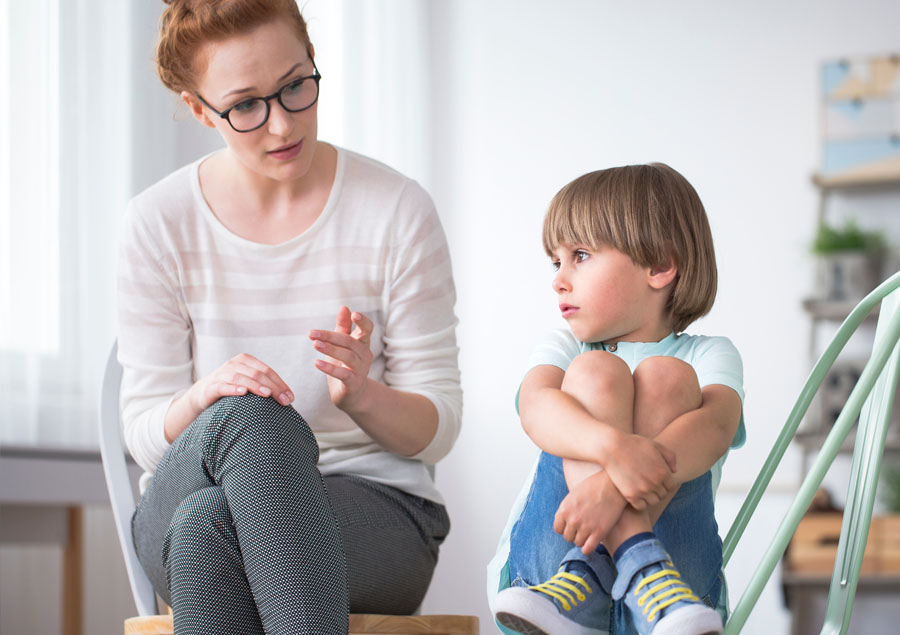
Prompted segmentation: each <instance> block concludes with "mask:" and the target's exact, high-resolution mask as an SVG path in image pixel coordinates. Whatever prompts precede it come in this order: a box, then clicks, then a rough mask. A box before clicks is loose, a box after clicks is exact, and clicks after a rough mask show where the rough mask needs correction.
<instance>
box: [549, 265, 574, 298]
mask: <svg viewBox="0 0 900 635" xmlns="http://www.w3.org/2000/svg"><path fill="white" fill-rule="evenodd" d="M550 286H552V287H553V290H554V291H556V292H557V293H561V292H562V291H568V290H569V283H568V281H567V280H566V279H565V277H564V276H563V272H562V270H560V271H559V272H557V274H556V275H555V276H553V282H551V283H550Z"/></svg>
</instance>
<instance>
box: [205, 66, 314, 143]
mask: <svg viewBox="0 0 900 635" xmlns="http://www.w3.org/2000/svg"><path fill="white" fill-rule="evenodd" d="M320 79H322V75H321V74H320V73H319V69H318V68H316V63H315V62H313V74H312V75H306V76H305V77H298V78H297V79H295V80H294V81H292V82H291V83H289V84H287V85H286V86H283V87H282V88H281V90H279V91H278V92H277V93H272V94H271V95H269V96H268V97H253V98H251V99H245V100H244V101H240V102H238V103H236V104H235V105H234V106H232V107H231V108H229V109H228V110H225V111H223V112H219V111H218V110H216V109H215V108H213V107H212V106H211V105H210V103H209V102H208V101H206V100H205V99H203V97H201V96H200V94H199V93H194V94H195V95H197V99H199V100H200V101H202V102H203V104H204V105H205V106H206V107H207V108H209V109H210V110H212V111H213V112H214V113H216V114H217V115H219V116H220V117H221V118H222V119H224V120H225V121H227V122H228V123H229V124H231V127H232V128H234V129H235V130H236V131H237V132H251V131H252V130H256V129H257V128H261V127H262V126H263V125H265V123H266V122H267V121H268V120H269V111H270V110H271V108H270V107H269V102H270V101H272V100H273V99H277V100H278V103H279V104H281V107H282V108H284V109H285V110H287V111H288V112H300V111H302V110H306V109H307V108H312V106H313V104H315V103H316V101H318V99H319V80H320Z"/></svg>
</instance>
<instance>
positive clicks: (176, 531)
mask: <svg viewBox="0 0 900 635" xmlns="http://www.w3.org/2000/svg"><path fill="white" fill-rule="evenodd" d="M236 545H237V535H236V533H235V530H234V521H233V519H232V517H231V510H230V509H229V507H228V500H227V499H226V498H225V493H224V492H223V491H222V489H221V488H220V487H215V486H214V487H206V488H203V489H201V490H198V491H196V492H194V493H193V494H191V495H190V496H188V497H187V498H185V499H184V500H183V501H181V504H180V505H179V506H178V508H177V509H176V510H175V514H174V516H172V520H171V522H170V523H169V528H168V531H167V532H166V536H165V540H164V541H163V548H162V556H163V565H164V566H165V567H167V568H168V567H169V564H170V561H172V560H173V559H176V560H177V559H180V558H181V554H183V553H192V552H194V553H197V554H200V553H204V552H206V551H207V549H208V548H209V546H213V547H215V548H218V547H222V546H226V547H227V548H233V547H236Z"/></svg>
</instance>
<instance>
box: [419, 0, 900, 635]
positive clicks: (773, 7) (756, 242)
mask: <svg viewBox="0 0 900 635" xmlns="http://www.w3.org/2000/svg"><path fill="white" fill-rule="evenodd" d="M430 6H431V16H430V17H431V28H432V37H433V40H432V50H431V55H432V64H433V66H432V78H433V80H432V81H433V87H432V90H433V92H432V95H431V100H432V103H433V108H434V115H433V121H434V126H435V128H434V130H433V131H432V135H433V138H434V147H433V154H432V157H433V161H434V164H433V167H432V172H433V174H434V179H433V182H432V183H431V184H430V185H431V188H430V189H431V191H432V194H433V195H434V197H435V200H436V202H437V205H438V209H439V211H440V213H441V216H442V218H443V221H444V224H445V227H446V229H447V232H448V235H449V240H450V245H451V251H452V253H453V262H454V272H455V276H456V283H457V287H458V293H459V304H458V314H459V317H460V328H459V332H458V335H459V341H460V346H461V350H462V352H461V367H462V373H463V388H464V390H465V414H464V417H465V420H464V428H463V432H462V435H461V437H460V439H459V442H458V444H457V447H456V448H455V450H454V451H453V453H452V454H451V455H450V457H449V458H448V459H447V460H446V461H444V462H443V463H442V464H441V465H440V466H439V468H438V481H439V485H440V486H441V488H442V490H443V491H444V493H445V494H446V496H447V498H448V501H449V507H450V513H451V518H452V519H453V522H454V528H453V531H452V533H451V535H450V537H449V539H448V540H447V542H446V543H445V547H444V549H443V550H442V553H441V562H440V564H439V568H438V572H437V574H436V577H435V581H434V583H433V585H432V587H431V590H430V592H429V595H428V598H427V600H426V604H425V609H426V610H428V611H439V612H443V611H454V612H457V611H458V612H470V613H477V614H478V615H479V616H480V617H481V619H482V631H483V632H485V633H490V632H494V629H493V626H492V625H491V620H490V618H489V614H488V611H487V603H486V600H485V591H484V565H485V563H486V562H487V561H488V559H489V558H490V557H491V555H492V553H493V550H494V547H495V544H496V539H497V536H498V534H499V533H500V531H501V529H502V526H503V524H504V522H505V520H506V514H507V510H508V509H509V505H510V504H511V502H512V500H513V498H514V496H515V494H516V492H517V491H518V489H519V487H520V486H521V481H522V479H523V477H524V475H525V473H526V471H527V469H528V467H529V465H530V463H531V461H532V460H533V456H534V452H535V451H534V448H533V446H532V445H531V443H530V442H529V441H528V440H527V438H526V437H525V435H524V434H523V433H522V432H521V430H520V428H519V425H518V422H517V419H516V415H515V410H514V407H513V397H514V395H515V392H516V388H517V385H518V382H519V381H520V379H521V377H522V374H523V371H524V370H525V363H526V358H527V355H528V352H529V350H530V347H531V346H532V344H533V343H534V341H535V338H537V337H538V336H539V335H540V334H541V333H542V332H544V331H545V330H546V329H548V328H551V327H555V326H557V325H558V324H561V320H560V319H559V318H558V316H557V314H556V311H555V297H554V295H553V293H552V292H551V290H550V278H551V275H550V267H549V266H548V263H547V260H546V258H545V257H544V255H543V253H542V249H541V246H540V227H541V219H542V216H543V213H544V211H545V209H546V205H547V203H548V202H549V200H550V198H551V197H552V195H553V194H554V193H555V192H556V191H557V190H558V189H559V188H560V187H561V186H562V185H564V184H565V183H566V182H568V181H569V180H571V179H572V178H574V177H576V176H578V175H580V174H582V173H584V172H586V171H589V170H594V169H598V168H602V167H608V166H613V165H621V164H626V163H633V162H646V161H665V162H667V163H669V164H670V165H672V166H673V167H675V168H676V169H678V170H679V171H681V172H682V173H683V174H684V175H685V176H686V177H687V178H688V179H689V180H690V181H691V182H692V183H693V184H694V186H695V187H696V188H697V190H698V192H699V194H700V196H701V198H702V199H703V201H704V203H705V205H706V209H707V212H708V214H709V217H710V221H711V224H712V228H713V234H714V238H715V241H716V248H717V255H718V264H719V276H720V286H719V295H718V300H717V303H716V307H715V308H714V309H713V312H712V313H711V315H710V316H708V317H707V318H705V319H704V320H702V321H701V322H699V323H697V324H696V325H695V327H694V328H692V329H691V331H692V332H700V333H711V334H724V335H728V336H729V337H731V338H732V340H733V341H734V342H735V343H736V345H737V346H738V348H739V349H740V350H741V352H742V354H743V356H744V363H745V385H746V388H747V400H746V409H745V415H746V421H747V428H748V442H747V445H746V446H745V447H744V448H743V449H742V450H740V451H737V452H734V453H732V455H731V456H730V458H729V460H728V464H727V465H726V468H725V474H724V479H723V484H722V489H721V490H720V502H721V506H722V507H723V508H725V509H726V510H727V511H725V512H723V514H722V517H720V524H721V525H722V526H723V534H724V531H725V530H726V529H727V527H728V524H729V523H730V518H731V516H732V515H733V514H734V512H735V511H736V508H737V506H738V505H739V503H740V501H741V500H742V496H743V493H744V491H745V490H746V488H747V487H748V485H749V484H750V483H751V482H752V478H753V477H754V476H755V474H756V473H757V471H758V469H759V467H760V466H761V464H762V462H763V460H764V457H765V453H766V452H767V451H768V448H769V447H770V445H771V443H772V441H773V440H774V438H775V436H776V433H777V429H778V426H780V425H781V423H782V422H783V421H784V419H785V418H786V416H787V414H788V412H789V410H790V407H791V405H792V404H793V399H794V398H795V397H796V395H797V393H798V392H799V389H800V387H801V385H802V383H803V381H804V380H805V378H806V373H807V372H808V369H809V362H808V360H807V358H806V352H807V340H808V328H809V325H808V321H807V319H806V316H805V314H804V313H803V312H802V310H801V307H800V300H801V298H802V297H803V296H804V295H806V294H808V293H809V291H810V290H811V283H812V275H813V273H812V269H811V266H810V259H809V257H808V250H807V246H808V244H809V242H810V240H811V236H812V230H813V224H814V219H815V209H816V204H817V200H816V192H815V190H814V188H813V187H812V185H811V184H810V175H811V173H812V172H813V171H814V170H815V169H816V167H817V164H818V160H819V154H818V153H819V142H818V105H819V103H818V94H819V93H818V91H819V76H818V69H819V64H820V63H821V62H822V61H823V60H826V59H833V58H835V57H841V56H847V55H857V54H873V53H884V52H889V51H896V50H897V49H898V47H900V38H898V37H897V33H898V31H897V25H898V24H900V4H898V3H896V2H890V1H887V0H881V1H878V0H864V1H861V2H854V3H850V2H841V1H836V0H831V1H827V2H808V1H807V2H794V3H784V2H775V1H772V0H764V1H761V2H754V3H740V5H739V6H735V3H717V2H700V1H687V2H685V1H682V2H677V3H663V2H652V3H651V2H639V3H622V2H594V1H586V0H585V1H574V0H564V1H560V2H554V3H546V2H535V1H522V0H519V1H512V0H508V1H506V0H505V1H492V2H481V1H478V0H457V1H455V2H441V3H432V4H431V5H430ZM409 134H412V132H410V133H409ZM788 463H789V464H788V465H786V466H785V468H784V469H782V470H781V471H780V472H779V473H778V474H777V475H776V477H775V481H776V482H775V487H776V488H777V489H780V490H788V491H789V490H790V489H791V488H792V487H793V486H794V484H795V483H796V481H797V479H798V476H799V475H798V470H799V467H798V465H797V462H796V457H794V456H793V455H792V456H789V457H788ZM783 499H784V496H783V495H781V496H779V495H773V496H771V497H770V498H769V499H768V502H767V503H765V506H764V508H763V509H762V510H761V512H760V513H759V515H758V516H759V518H758V522H757V521H755V523H754V524H753V525H751V531H750V532H748V535H747V536H746V538H745V539H744V542H743V544H742V545H741V547H740V549H741V552H739V554H738V555H737V556H736V557H735V563H736V564H735V566H733V567H730V568H729V570H728V574H729V576H730V580H731V587H732V597H733V598H734V597H736V596H737V595H738V594H739V593H740V591H741V590H742V587H743V584H745V582H746V580H747V578H748V577H749V575H750V573H751V572H752V571H751V570H750V568H751V566H752V565H753V559H752V554H753V553H754V552H757V551H759V550H760V549H762V548H763V547H764V546H765V545H766V544H767V541H768V539H769V537H770V536H771V534H772V532H773V531H774V529H775V526H776V524H773V523H774V521H775V520H776V519H777V516H775V514H780V513H782V512H783V509H784V508H785V505H786V502H785V501H784V500H783ZM780 611H781V609H780V597H779V590H778V589H777V588H776V587H774V586H773V587H772V588H771V589H770V591H769V592H768V593H767V595H766V596H765V597H764V598H763V600H762V601H761V605H760V608H759V609H758V610H757V613H756V616H755V618H756V620H757V622H756V624H757V627H756V628H754V627H753V623H751V624H749V625H748V632H757V630H761V629H762V628H763V627H765V628H767V629H769V630H770V631H773V629H774V632H786V630H787V626H786V617H785V616H784V615H783V614H782V613H781V612H780Z"/></svg>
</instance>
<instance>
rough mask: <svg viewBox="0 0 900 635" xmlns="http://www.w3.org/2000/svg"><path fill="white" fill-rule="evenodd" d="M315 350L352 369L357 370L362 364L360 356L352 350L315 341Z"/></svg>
mask: <svg viewBox="0 0 900 635" xmlns="http://www.w3.org/2000/svg"><path fill="white" fill-rule="evenodd" d="M313 348H315V349H316V350H317V351H319V352H320V353H324V354H325V355H328V356H329V357H331V358H333V359H336V360H337V361H339V362H341V363H343V364H345V365H346V366H348V367H350V368H355V367H356V366H357V365H358V364H359V362H360V357H359V355H358V354H357V353H356V352H355V351H353V350H352V349H349V348H346V347H343V346H336V345H334V344H329V343H328V342H326V341H324V340H314V341H313Z"/></svg>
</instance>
